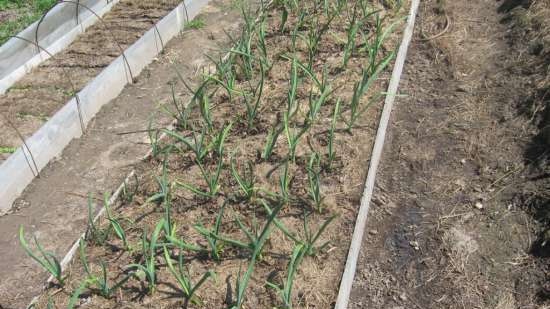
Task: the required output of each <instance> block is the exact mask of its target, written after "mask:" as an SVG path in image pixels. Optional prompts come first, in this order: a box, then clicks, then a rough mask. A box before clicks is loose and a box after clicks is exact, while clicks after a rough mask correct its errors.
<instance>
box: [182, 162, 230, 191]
mask: <svg viewBox="0 0 550 309" xmlns="http://www.w3.org/2000/svg"><path fill="white" fill-rule="evenodd" d="M197 166H198V167H199V169H200V171H201V175H202V178H203V179H204V181H205V182H206V184H207V186H208V189H207V190H203V189H200V188H199V187H197V186H194V185H191V184H188V183H184V182H181V181H176V182H175V183H174V184H175V185H176V186H178V187H182V188H185V189H187V190H189V191H191V192H193V193H194V194H196V195H198V196H201V197H204V198H208V199H214V198H215V197H216V196H217V195H218V193H219V192H220V189H221V185H220V184H219V180H220V175H221V171H222V167H223V159H222V158H218V164H217V165H216V169H215V170H214V172H211V171H210V170H208V168H207V167H204V166H203V165H202V164H201V163H200V162H197Z"/></svg>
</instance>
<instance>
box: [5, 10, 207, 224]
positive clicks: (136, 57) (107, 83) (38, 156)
mask: <svg viewBox="0 0 550 309" xmlns="http://www.w3.org/2000/svg"><path fill="white" fill-rule="evenodd" d="M208 2H209V0H185V1H184V2H182V3H180V5H178V6H177V7H176V8H175V9H174V10H172V11H171V12H170V13H169V14H168V15H166V16H165V17H164V18H163V19H162V20H160V21H159V22H158V23H157V24H156V25H155V26H154V27H153V28H152V29H150V30H149V31H147V32H146V33H145V34H144V35H143V36H142V37H141V38H140V39H139V40H138V41H137V42H135V43H134V44H133V45H132V46H130V47H129V48H127V49H126V50H125V51H124V55H125V57H126V59H127V60H128V66H129V68H128V67H127V65H126V61H125V59H124V56H122V55H121V56H119V57H118V58H117V59H115V60H114V61H113V62H112V63H111V64H110V65H109V66H108V67H107V68H105V69H104V70H103V71H102V72H101V73H100V74H99V75H98V76H96V77H95V78H94V79H93V80H92V81H91V82H90V83H88V84H87V85H86V87H84V89H82V90H81V91H80V92H79V93H78V96H77V97H78V98H79V99H80V104H77V100H76V98H73V99H71V100H70V101H69V102H68V103H67V104H65V106H63V107H62V108H61V109H60V110H59V111H58V112H57V113H56V114H55V115H54V116H53V117H52V118H50V120H48V122H46V124H44V125H43V126H42V127H41V128H40V129H39V130H38V131H37V132H35V133H34V134H33V135H32V136H31V137H30V138H28V139H27V140H26V145H27V146H28V148H27V147H23V146H22V147H19V148H18V149H17V151H16V152H15V153H13V154H12V155H11V156H9V157H8V159H7V160H6V161H4V162H3V163H2V164H1V165H0V215H1V214H5V213H6V212H8V211H9V210H10V209H11V207H12V204H13V202H14V201H15V199H16V198H17V197H18V196H19V195H20V194H21V193H22V192H23V190H24V189H25V188H26V187H27V185H29V184H30V183H31V182H32V180H33V179H34V177H35V176H36V175H38V172H39V171H40V170H42V169H43V168H44V167H45V166H46V165H47V164H48V163H49V162H50V160H52V159H53V158H55V157H56V156H58V155H59V154H61V152H62V151H63V149H64V148H65V147H66V146H67V145H68V144H69V142H70V141H71V140H73V139H74V138H78V137H80V136H81V135H82V127H81V118H80V117H81V116H82V123H83V124H84V126H86V125H87V124H88V123H89V121H90V120H91V119H92V118H93V116H94V115H95V114H96V113H97V112H98V111H99V110H100V109H101V107H102V106H103V105H105V104H107V103H109V102H110V101H111V100H112V99H114V98H116V97H117V96H118V95H119V94H120V92H121V91H122V90H123V89H124V87H125V86H126V85H127V84H128V83H131V82H132V80H131V78H129V76H128V74H129V71H131V72H133V73H134V74H135V75H137V74H139V73H140V72H141V71H142V70H143V68H145V67H146V66H147V65H148V64H149V63H151V62H152V61H153V59H154V58H155V57H156V56H157V55H158V54H159V53H160V52H161V51H162V47H161V45H162V44H159V42H167V41H168V40H170V39H171V38H173V37H174V36H176V35H177V34H178V33H179V32H180V31H181V30H183V28H184V26H185V23H186V22H187V18H189V19H192V18H194V17H195V16H196V15H197V14H198V13H199V11H200V10H201V9H202V8H203V7H204V6H205V5H206V4H208ZM128 69H130V70H128ZM79 108H80V113H79ZM31 153H32V158H33V159H34V160H33V161H34V162H35V163H36V168H37V169H38V170H35V169H34V168H32V167H31V166H30V165H29V163H28V161H29V158H31V156H30V154H31Z"/></svg>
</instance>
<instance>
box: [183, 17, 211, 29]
mask: <svg viewBox="0 0 550 309" xmlns="http://www.w3.org/2000/svg"><path fill="white" fill-rule="evenodd" d="M204 27H206V21H204V19H202V18H195V19H193V20H190V21H188V22H186V23H185V27H184V28H185V29H202V28H204Z"/></svg>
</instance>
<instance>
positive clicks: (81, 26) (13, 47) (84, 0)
mask: <svg viewBox="0 0 550 309" xmlns="http://www.w3.org/2000/svg"><path fill="white" fill-rule="evenodd" d="M118 2H119V0H80V3H81V4H82V5H84V6H86V7H88V8H90V9H91V10H93V11H94V12H95V13H96V14H97V15H98V16H99V17H101V16H103V15H105V14H106V13H107V12H109V11H110V10H111V9H112V7H113V6H114V5H115V4H117V3H118ZM77 8H78V21H77V19H76V9H77ZM46 14H47V15H46V17H45V18H44V20H43V21H42V23H40V28H39V33H38V42H35V41H36V29H37V27H38V25H39V22H40V21H36V22H34V23H33V24H31V25H30V26H28V27H27V28H26V29H25V30H23V31H21V32H20V33H18V34H17V37H21V38H24V39H26V40H29V41H32V42H35V43H38V44H40V46H42V47H43V49H45V50H47V51H48V52H49V53H50V54H52V55H55V54H57V53H58V52H60V51H62V50H63V49H65V48H66V47H67V46H68V45H69V44H71V43H72V42H73V41H74V40H75V39H76V37H77V36H78V35H80V34H81V33H83V32H84V31H85V30H86V29H87V28H88V27H90V26H92V25H93V24H95V23H96V22H97V20H98V17H97V16H95V15H94V14H93V13H92V12H90V11H89V10H86V9H84V8H83V7H81V6H77V5H76V4H74V3H58V4H57V5H56V6H54V7H53V8H52V9H51V10H50V11H48V12H47V13H46ZM48 52H45V51H43V50H40V49H37V47H36V46H35V45H33V44H30V43H29V42H25V41H22V40H20V39H17V38H11V39H10V40H8V41H7V42H6V43H4V44H3V45H2V46H0V94H4V93H5V92H6V91H7V90H8V89H9V88H10V87H11V86H12V85H13V84H14V83H15V82H17V81H18V80H19V79H21V78H22V77H23V76H25V74H27V73H29V72H30V71H31V70H32V69H33V68H35V67H36V66H38V65H39V64H40V63H42V62H44V61H46V60H47V59H49V58H50V55H49V54H48Z"/></svg>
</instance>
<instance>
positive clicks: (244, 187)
mask: <svg viewBox="0 0 550 309" xmlns="http://www.w3.org/2000/svg"><path fill="white" fill-rule="evenodd" d="M236 165H237V164H236V160H235V158H234V157H231V175H233V178H234V179H235V181H236V182H237V184H238V185H239V190H240V191H241V193H242V197H243V198H244V199H245V200H247V201H249V200H251V199H252V198H253V197H254V196H255V195H256V191H257V190H256V187H255V186H254V183H255V177H254V169H253V167H252V163H250V162H248V164H247V165H246V166H245V169H244V171H243V173H242V175H241V174H240V173H239V170H238V168H237V166H236Z"/></svg>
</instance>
